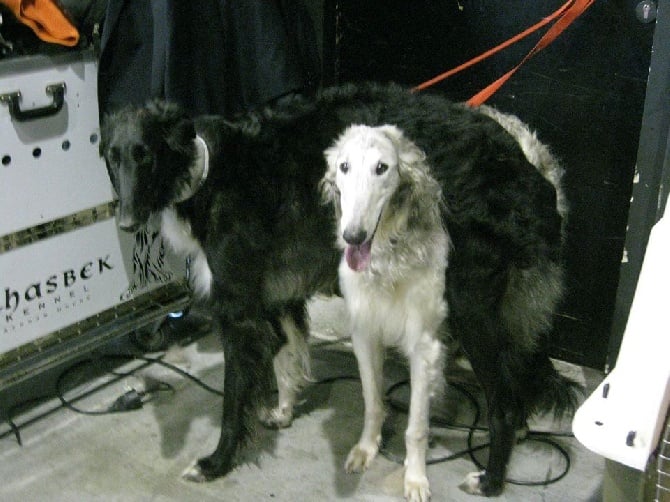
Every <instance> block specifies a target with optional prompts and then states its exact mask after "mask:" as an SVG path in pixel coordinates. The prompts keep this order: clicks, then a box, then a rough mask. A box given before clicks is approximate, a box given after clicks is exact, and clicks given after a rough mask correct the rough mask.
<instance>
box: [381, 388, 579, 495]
mask: <svg viewBox="0 0 670 502" xmlns="http://www.w3.org/2000/svg"><path fill="white" fill-rule="evenodd" d="M409 384H410V382H409V380H402V381H400V382H396V383H395V384H393V385H392V386H391V387H389V389H388V390H387V391H386V396H385V397H386V402H387V403H388V405H389V407H390V408H391V409H393V410H395V411H397V412H401V413H407V407H406V406H401V405H400V404H398V402H397V401H394V400H393V399H392V398H391V394H392V393H393V392H394V391H395V390H396V389H398V388H399V387H402V386H407V385H409ZM449 385H450V386H451V387H452V388H454V389H456V390H458V391H459V392H460V393H461V394H463V395H464V396H465V397H466V399H467V401H468V402H469V403H470V406H471V407H472V408H473V414H474V418H473V420H472V424H471V425H463V424H453V423H450V422H447V421H445V420H442V419H440V418H439V417H431V419H430V425H431V426H437V427H442V428H446V429H453V430H464V429H465V430H467V431H468V436H467V443H466V444H467V448H466V449H464V450H461V451H458V452H455V453H453V454H451V455H448V456H445V457H439V458H434V459H426V464H427V465H433V464H437V463H441V462H446V461H449V460H454V459H456V458H459V457H462V456H463V455H466V454H467V455H469V457H470V460H471V461H472V462H473V463H474V464H475V466H476V467H477V469H479V470H484V466H483V465H482V463H481V462H479V460H477V458H476V457H475V455H474V453H475V452H476V451H479V450H483V449H485V448H488V447H489V446H490V443H484V444H481V445H477V446H474V445H473V438H474V434H475V432H486V431H488V428H487V427H482V426H478V425H477V424H478V423H479V419H480V417H481V410H480V407H479V403H478V402H477V400H476V398H475V397H474V396H473V395H472V394H471V393H470V392H469V391H468V390H467V389H465V387H464V386H463V385H461V384H460V383H458V382H450V383H449ZM549 436H556V437H574V436H573V435H572V434H571V433H554V432H546V431H530V430H529V431H528V433H527V436H526V438H525V439H524V440H525V441H536V442H539V443H545V444H548V445H549V446H550V447H552V448H554V449H555V450H556V451H558V453H559V454H560V455H561V457H562V458H563V460H564V462H565V468H564V469H563V470H562V471H561V472H560V473H559V474H558V475H556V476H554V477H552V478H550V479H545V480H541V481H540V480H538V481H523V480H518V479H513V478H506V479H505V482H506V483H510V484H513V485H520V486H545V485H550V484H553V483H557V482H558V481H560V480H561V479H563V478H564V477H565V476H567V474H568V472H569V471H570V467H571V461H570V454H569V453H568V452H567V450H566V449H565V448H564V447H562V446H561V445H559V444H558V443H556V442H555V441H553V440H551V439H549ZM380 453H382V455H384V456H385V457H386V458H388V459H389V460H391V461H393V462H396V463H400V464H402V463H403V461H404V459H399V458H398V456H397V455H394V454H392V453H391V452H389V451H388V450H386V449H385V448H380Z"/></svg>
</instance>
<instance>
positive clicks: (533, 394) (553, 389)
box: [517, 352, 583, 418]
mask: <svg viewBox="0 0 670 502" xmlns="http://www.w3.org/2000/svg"><path fill="white" fill-rule="evenodd" d="M528 357H529V359H530V361H528V366H527V368H528V370H527V371H526V374H525V375H524V377H523V382H517V383H518V384H519V385H520V386H521V388H520V389H519V390H520V392H521V394H522V395H523V398H524V401H525V404H526V410H527V412H528V414H533V413H553V414H554V417H555V418H560V417H562V416H565V415H571V414H572V413H574V411H575V409H576V408H577V404H578V401H579V396H580V395H581V394H582V392H583V389H582V386H581V385H580V384H579V383H577V382H576V381H574V380H573V379H571V378H569V377H567V376H565V375H563V374H561V373H560V372H559V371H558V370H557V369H556V368H555V367H554V365H553V363H552V362H551V360H550V359H549V357H548V356H547V354H546V353H544V352H535V353H533V354H531V355H529V356H528Z"/></svg>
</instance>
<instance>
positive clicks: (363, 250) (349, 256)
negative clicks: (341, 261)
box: [344, 241, 372, 272]
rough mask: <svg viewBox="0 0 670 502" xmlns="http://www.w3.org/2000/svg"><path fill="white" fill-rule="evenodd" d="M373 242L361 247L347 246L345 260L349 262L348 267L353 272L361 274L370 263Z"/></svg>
mask: <svg viewBox="0 0 670 502" xmlns="http://www.w3.org/2000/svg"><path fill="white" fill-rule="evenodd" d="M371 246H372V241H366V242H364V243H363V244H361V245H360V246H347V249H346V250H345V251H344V258H345V259H346V260H347V265H349V268H350V269H351V270H355V271H356V272H360V271H361V270H364V269H365V267H367V266H368V264H369V263H370V247H371Z"/></svg>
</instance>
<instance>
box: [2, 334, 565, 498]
mask: <svg viewBox="0 0 670 502" xmlns="http://www.w3.org/2000/svg"><path fill="white" fill-rule="evenodd" d="M321 345H331V343H330V342H325V343H323V344H319V347H320V346H321ZM163 355H164V354H163ZM102 359H109V360H114V361H126V362H129V361H139V362H141V363H142V364H140V365H139V366H138V367H136V368H133V369H132V370H129V371H123V372H119V371H117V370H114V369H112V370H109V371H108V372H109V373H110V374H112V375H113V376H114V378H113V379H111V380H110V381H108V382H105V383H103V384H101V385H99V386H97V387H95V388H94V389H92V390H89V391H87V392H84V393H82V394H80V395H78V396H76V397H75V398H72V399H66V398H65V390H64V388H63V387H64V382H65V380H66V378H67V376H68V375H69V374H70V373H71V372H73V371H75V370H76V369H79V368H81V367H82V366H83V365H85V364H91V363H94V362H99V361H100V360H102ZM152 364H158V365H160V366H163V367H165V368H167V369H169V370H171V371H173V372H175V373H177V374H179V375H180V376H182V377H184V378H186V379H188V380H190V381H191V382H193V383H195V384H196V385H198V386H200V387H201V388H203V389H204V390H206V391H208V392H210V393H212V394H215V395H217V396H219V397H223V392H222V391H220V390H218V389H216V388H214V387H212V386H210V385H208V384H207V383H205V382H204V381H202V380H201V379H199V378H198V377H196V376H194V375H192V374H191V373H189V372H187V371H185V370H183V369H181V368H179V367H178V366H176V365H174V364H171V363H168V362H166V361H164V360H163V359H162V356H159V357H148V356H143V355H138V354H102V355H99V356H97V357H95V358H89V359H86V360H84V361H80V362H78V363H76V364H74V365H72V366H70V367H69V368H67V369H65V370H64V371H63V372H61V373H60V375H59V376H58V378H57V380H56V396H43V397H41V398H35V399H31V400H28V401H25V402H23V403H21V404H20V405H17V406H14V407H13V408H11V409H10V411H9V412H8V413H7V414H6V416H4V417H3V420H4V421H5V422H6V423H7V424H8V426H9V427H10V431H7V432H5V433H3V434H0V438H2V437H5V436H6V435H7V434H11V433H13V434H14V436H15V437H16V440H17V442H18V444H19V445H22V441H21V435H20V427H19V426H18V425H17V424H16V423H15V422H14V420H13V418H12V417H13V415H14V412H15V411H16V410H17V409H19V408H20V407H21V408H23V407H26V406H28V405H30V404H32V403H36V402H40V401H42V400H44V399H49V398H51V397H57V398H58V399H59V400H60V403H61V406H60V407H61V408H66V409H69V410H71V411H74V412H76V413H80V414H84V415H93V416H95V415H106V414H109V413H118V412H126V411H131V410H136V409H139V408H141V407H142V405H143V404H144V403H146V402H148V401H149V400H151V396H152V395H153V394H155V393H157V392H161V391H168V390H169V391H171V392H173V393H174V392H175V389H174V387H173V386H172V385H170V384H168V383H166V382H159V387H158V388H156V389H152V390H151V391H137V390H136V389H130V390H129V391H127V392H126V393H124V394H122V395H121V396H119V397H118V398H117V399H116V400H115V401H114V402H113V403H112V405H110V406H109V407H108V408H106V409H104V410H85V409H82V408H79V407H77V406H75V405H74V402H76V401H78V400H80V399H83V398H84V397H86V396H88V395H90V394H92V393H93V392H97V391H98V390H100V389H101V388H104V387H106V386H108V385H110V384H111V383H114V382H117V381H118V380H120V379H121V378H125V377H128V376H131V375H133V374H134V373H135V372H137V371H138V370H140V369H143V368H145V367H147V366H149V365H152ZM338 381H356V382H360V378H359V377H358V376H353V375H338V376H334V377H328V378H324V379H320V380H317V381H315V382H313V383H314V384H316V385H327V384H333V383H336V382H338ZM409 384H410V382H409V380H401V381H399V382H396V383H394V384H393V385H391V386H390V387H389V388H388V389H387V390H386V393H385V402H386V403H387V404H388V406H389V408H390V409H391V410H392V411H395V412H398V413H407V406H406V405H404V404H401V403H399V402H398V401H397V400H395V399H393V396H392V394H393V393H394V392H395V391H396V390H397V389H399V388H400V387H403V386H407V385H409ZM450 386H451V387H452V388H454V389H456V390H457V391H459V392H460V393H461V394H462V395H463V396H465V398H466V401H467V402H468V403H469V405H470V407H471V408H472V411H473V420H472V423H471V424H458V423H452V422H449V421H447V420H444V419H442V418H441V417H431V418H430V426H431V427H441V428H447V429H452V430H460V431H467V433H468V435H467V443H466V444H467V448H465V449H463V450H460V451H457V452H454V453H451V454H449V455H446V456H442V457H436V458H427V459H426V464H427V465H434V464H438V463H443V462H447V461H450V460H454V459H457V458H460V457H463V456H465V455H469V456H470V459H471V461H472V462H473V463H474V464H475V466H476V467H477V468H478V469H480V470H483V469H484V467H483V465H482V464H481V462H479V460H477V458H476V457H475V455H474V453H475V452H477V451H480V450H483V449H485V448H488V447H489V443H484V444H481V445H477V446H475V445H473V439H474V434H475V433H477V432H487V431H488V428H486V427H483V426H480V425H478V423H479V420H480V417H481V410H480V406H479V403H478V402H477V399H476V398H475V396H474V395H473V394H472V393H471V392H470V391H468V390H467V389H466V388H465V387H464V386H463V385H461V384H460V383H458V382H450ZM147 396H148V398H147V399H144V398H145V397H147ZM52 411H54V410H52ZM35 420H36V419H35ZM25 425H26V424H23V425H22V426H25ZM550 437H573V436H572V434H570V433H561V432H556V433H554V432H546V431H528V436H527V437H526V440H531V441H536V442H541V443H545V444H547V445H549V446H550V447H552V448H554V449H555V450H556V451H558V452H559V454H560V455H561V456H562V457H563V459H564V461H565V468H564V470H563V471H562V472H560V473H559V474H558V475H557V476H554V477H553V478H551V479H548V480H541V481H540V480H538V481H521V480H517V479H509V478H508V479H506V480H505V481H506V482H507V483H511V484H516V485H522V486H544V485H549V484H552V483H556V482H558V481H560V480H561V479H563V478H564V477H565V476H566V475H567V474H568V472H569V470H570V467H571V462H570V455H569V453H568V452H567V450H566V449H565V448H564V447H562V446H561V445H559V444H558V443H556V442H555V441H553V440H552V439H550ZM379 451H380V453H381V454H382V455H383V456H384V457H386V458H387V459H388V460H390V461H392V462H396V463H399V464H402V463H403V462H404V459H403V458H399V457H398V456H397V455H395V454H393V453H392V452H390V451H389V450H388V449H387V448H386V447H385V445H384V444H382V445H381V446H380V450H379Z"/></svg>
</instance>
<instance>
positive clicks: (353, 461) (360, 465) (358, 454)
mask: <svg viewBox="0 0 670 502" xmlns="http://www.w3.org/2000/svg"><path fill="white" fill-rule="evenodd" d="M378 450H379V448H378V447H377V446H371V447H365V446H363V445H361V444H360V443H358V444H357V445H356V446H354V447H353V448H352V449H351V451H350V452H349V455H348V456H347V461H346V462H345V463H344V470H345V471H347V472H348V473H352V472H363V471H365V470H366V469H367V468H368V467H370V464H371V463H372V460H374V458H375V457H376V456H377V451H378Z"/></svg>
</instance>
